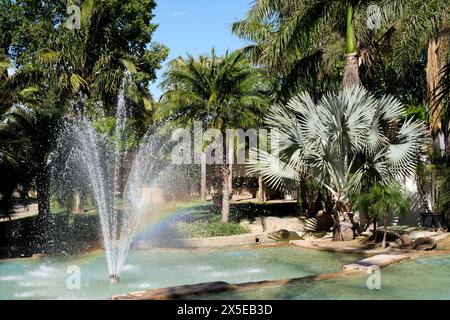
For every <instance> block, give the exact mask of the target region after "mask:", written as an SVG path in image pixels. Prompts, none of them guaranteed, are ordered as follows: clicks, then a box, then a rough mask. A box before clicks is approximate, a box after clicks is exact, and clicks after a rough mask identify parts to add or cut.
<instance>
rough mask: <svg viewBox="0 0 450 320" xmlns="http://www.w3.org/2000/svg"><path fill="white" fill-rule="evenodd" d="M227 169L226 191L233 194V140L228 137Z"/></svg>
mask: <svg viewBox="0 0 450 320" xmlns="http://www.w3.org/2000/svg"><path fill="white" fill-rule="evenodd" d="M227 156H228V170H229V171H230V173H229V176H228V191H229V192H230V195H233V163H234V140H233V139H230V141H229V145H228V151H227Z"/></svg>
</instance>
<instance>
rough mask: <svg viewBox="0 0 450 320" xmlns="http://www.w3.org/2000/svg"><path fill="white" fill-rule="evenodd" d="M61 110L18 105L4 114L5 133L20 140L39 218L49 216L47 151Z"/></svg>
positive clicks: (50, 145)
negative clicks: (7, 132)
mask: <svg viewBox="0 0 450 320" xmlns="http://www.w3.org/2000/svg"><path fill="white" fill-rule="evenodd" d="M61 111H62V110H61V109H51V108H34V109H33V108H30V107H25V106H23V105H17V106H16V107H15V108H14V110H12V111H11V112H10V113H9V114H8V115H7V121H8V126H9V129H8V130H12V131H14V132H16V133H17V135H18V136H19V137H23V138H22V139H23V140H24V141H23V145H22V148H23V149H24V158H25V163H26V167H27V168H28V170H29V175H30V176H31V177H35V179H34V181H35V186H36V191H37V198H38V211H39V217H40V218H41V219H46V218H48V217H49V215H50V151H51V150H52V148H53V145H54V142H55V139H56V135H57V127H58V124H59V120H60V118H61Z"/></svg>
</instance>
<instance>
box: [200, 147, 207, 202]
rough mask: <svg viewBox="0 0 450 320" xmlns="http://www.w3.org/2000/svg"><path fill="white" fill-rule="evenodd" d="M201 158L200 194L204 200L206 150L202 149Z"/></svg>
mask: <svg viewBox="0 0 450 320" xmlns="http://www.w3.org/2000/svg"><path fill="white" fill-rule="evenodd" d="M200 159H201V164H200V165H201V178H200V179H201V180H200V194H201V197H202V200H206V153H205V152H204V151H202V155H201V158H200Z"/></svg>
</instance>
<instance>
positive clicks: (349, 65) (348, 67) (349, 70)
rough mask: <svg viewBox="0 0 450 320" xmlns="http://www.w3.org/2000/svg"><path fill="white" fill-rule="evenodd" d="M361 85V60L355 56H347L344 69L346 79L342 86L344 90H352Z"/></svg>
mask: <svg viewBox="0 0 450 320" xmlns="http://www.w3.org/2000/svg"><path fill="white" fill-rule="evenodd" d="M360 84H361V80H360V79H359V58H358V55H357V54H356V53H355V54H346V55H345V69H344V79H343V81H342V86H343V87H344V88H351V87H354V86H358V85H360Z"/></svg>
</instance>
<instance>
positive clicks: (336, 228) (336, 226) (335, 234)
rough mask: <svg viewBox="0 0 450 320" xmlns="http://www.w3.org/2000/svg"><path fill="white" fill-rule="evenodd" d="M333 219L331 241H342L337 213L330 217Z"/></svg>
mask: <svg viewBox="0 0 450 320" xmlns="http://www.w3.org/2000/svg"><path fill="white" fill-rule="evenodd" d="M331 216H332V217H333V221H334V226H333V241H344V236H343V234H342V230H341V222H340V221H339V213H338V212H335V213H333V214H332V215H331Z"/></svg>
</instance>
